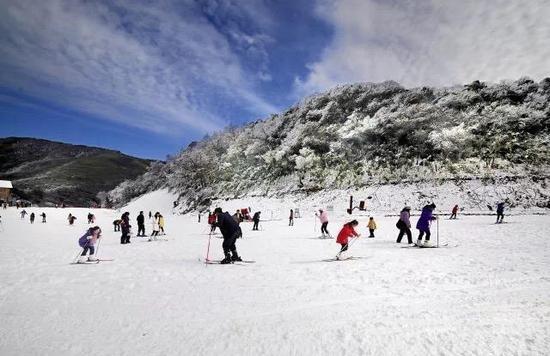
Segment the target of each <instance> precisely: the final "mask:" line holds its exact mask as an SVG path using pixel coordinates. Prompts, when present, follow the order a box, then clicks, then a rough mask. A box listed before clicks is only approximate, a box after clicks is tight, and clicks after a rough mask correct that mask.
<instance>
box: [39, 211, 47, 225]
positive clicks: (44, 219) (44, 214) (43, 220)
mask: <svg viewBox="0 0 550 356" xmlns="http://www.w3.org/2000/svg"><path fill="white" fill-rule="evenodd" d="M40 216H41V217H42V222H43V223H45V222H46V213H45V212H42V214H40Z"/></svg>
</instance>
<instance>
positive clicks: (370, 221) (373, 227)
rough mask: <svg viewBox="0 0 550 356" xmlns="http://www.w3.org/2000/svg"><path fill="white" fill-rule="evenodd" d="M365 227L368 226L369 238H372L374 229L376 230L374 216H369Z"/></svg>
mask: <svg viewBox="0 0 550 356" xmlns="http://www.w3.org/2000/svg"><path fill="white" fill-rule="evenodd" d="M367 227H368V228H369V232H370V235H369V237H370V238H374V230H376V221H374V218H373V217H372V216H371V217H370V218H369V223H368V224H367Z"/></svg>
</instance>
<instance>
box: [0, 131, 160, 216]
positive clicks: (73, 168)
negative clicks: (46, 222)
mask: <svg viewBox="0 0 550 356" xmlns="http://www.w3.org/2000/svg"><path fill="white" fill-rule="evenodd" d="M151 162H152V161H150V160H145V159H140V158H135V157H132V156H129V155H126V154H123V153H121V152H120V151H115V150H110V149H105V148H101V147H91V146H85V145H74V144H69V143H63V142H58V141H50V140H46V139H36V138H31V137H14V136H11V137H5V138H0V172H1V174H2V179H6V180H11V181H13V185H14V193H15V195H16V196H17V197H19V198H21V199H25V200H29V201H31V202H32V203H36V204H42V205H54V204H60V203H64V204H66V205H77V206H89V205H91V204H99V203H100V200H101V199H100V198H99V197H98V196H97V195H98V193H100V192H102V191H108V190H111V189H112V188H114V187H115V186H116V185H117V184H119V183H121V182H122V181H123V180H125V179H131V178H136V177H138V176H139V175H140V174H143V173H144V172H145V171H146V169H147V167H148V166H149V165H150V163H151Z"/></svg>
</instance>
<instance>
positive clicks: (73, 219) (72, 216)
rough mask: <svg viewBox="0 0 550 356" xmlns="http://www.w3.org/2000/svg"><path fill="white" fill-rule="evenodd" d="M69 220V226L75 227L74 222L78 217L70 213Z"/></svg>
mask: <svg viewBox="0 0 550 356" xmlns="http://www.w3.org/2000/svg"><path fill="white" fill-rule="evenodd" d="M67 220H69V225H73V224H74V221H75V220H76V216H74V215H73V214H71V213H69V216H68V217H67Z"/></svg>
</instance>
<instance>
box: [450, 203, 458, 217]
mask: <svg viewBox="0 0 550 356" xmlns="http://www.w3.org/2000/svg"><path fill="white" fill-rule="evenodd" d="M457 213H458V204H457V205H455V206H454V207H453V210H452V211H451V216H450V217H449V219H456V214H457Z"/></svg>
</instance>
